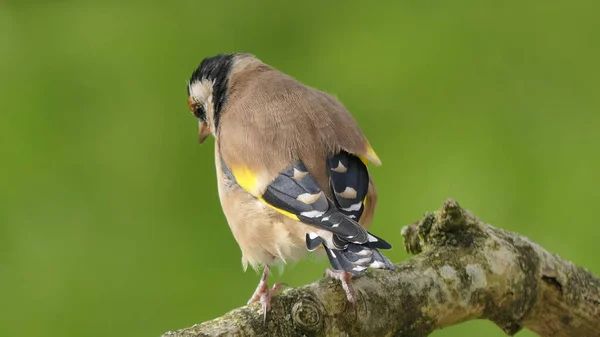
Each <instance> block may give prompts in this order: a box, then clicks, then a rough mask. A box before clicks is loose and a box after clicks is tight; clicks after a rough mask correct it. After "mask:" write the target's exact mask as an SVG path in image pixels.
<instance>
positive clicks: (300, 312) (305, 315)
mask: <svg viewBox="0 0 600 337" xmlns="http://www.w3.org/2000/svg"><path fill="white" fill-rule="evenodd" d="M292 319H293V320H294V322H295V323H296V324H297V325H298V326H300V327H301V328H302V329H303V330H305V331H318V330H319V328H320V327H321V324H322V322H323V317H322V315H321V311H320V310H319V308H318V306H317V304H316V303H314V302H313V301H311V300H308V299H306V298H302V299H301V300H300V301H298V302H296V303H295V304H294V306H293V307H292Z"/></svg>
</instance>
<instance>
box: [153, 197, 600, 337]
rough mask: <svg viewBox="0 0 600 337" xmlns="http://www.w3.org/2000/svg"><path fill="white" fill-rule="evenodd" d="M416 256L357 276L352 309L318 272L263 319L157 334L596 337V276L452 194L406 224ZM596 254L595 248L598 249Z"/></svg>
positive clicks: (256, 315)
mask: <svg viewBox="0 0 600 337" xmlns="http://www.w3.org/2000/svg"><path fill="white" fill-rule="evenodd" d="M402 236H403V237H404V241H405V247H406V250H407V251H408V252H409V253H412V254H417V255H416V256H415V257H413V258H411V259H409V260H407V261H404V262H402V263H399V264H397V265H396V266H397V269H396V271H394V272H390V271H381V270H370V271H368V272H366V273H365V274H363V275H362V276H359V277H356V278H354V281H353V282H354V289H355V290H356V292H357V295H358V301H357V302H358V308H357V312H355V310H354V309H353V308H352V306H350V305H349V304H348V302H347V300H346V296H345V294H344V291H343V290H342V288H341V286H340V285H339V283H338V282H337V281H334V280H332V279H329V278H323V279H321V280H319V281H317V282H314V283H312V284H309V285H306V286H303V287H299V288H295V289H287V290H285V291H284V292H283V293H282V294H280V295H278V296H276V297H275V298H274V299H273V302H272V310H271V311H270V312H269V318H268V319H267V322H266V324H263V315H262V310H261V309H260V306H259V305H258V304H254V305H250V306H245V307H241V308H238V309H235V310H233V311H231V312H229V313H227V314H226V315H224V316H223V317H219V318H217V319H214V320H212V321H208V322H205V323H202V324H199V325H194V326H193V327H190V328H185V329H182V330H178V331H174V332H167V333H165V334H164V335H163V337H184V336H185V337H192V336H193V337H197V336H198V337H199V336H392V335H393V336H427V335H428V334H429V333H431V332H432V331H433V330H436V329H441V328H444V327H448V326H451V325H455V324H459V323H461V322H465V321H468V320H473V319H488V320H490V321H492V322H494V323H495V324H496V325H498V326H499V327H500V328H501V329H502V330H503V331H504V332H506V334H508V335H514V334H515V333H517V332H518V331H519V330H521V329H523V328H526V329H529V330H531V331H533V332H535V333H537V334H539V335H540V336H556V337H562V336H565V337H566V336H587V337H593V336H600V280H599V279H598V278H597V277H596V276H594V275H593V274H591V273H590V272H589V271H587V270H585V269H583V268H580V267H577V266H575V265H574V264H572V263H570V262H567V261H564V260H562V259H561V258H560V257H558V256H557V255H554V254H551V253H549V252H548V251H546V250H545V249H543V248H542V247H540V246H539V245H538V244H536V243H534V242H532V241H530V240H529V239H527V238H525V237H523V236H520V235H518V234H514V233H510V232H507V231H505V230H502V229H499V228H495V227H493V226H490V225H488V224H486V223H484V222H482V221H480V220H479V219H477V218H476V217H475V216H473V215H472V214H471V213H469V212H468V211H465V210H463V209H462V208H460V206H459V205H458V204H457V203H456V202H455V201H454V200H447V201H446V202H445V203H444V205H443V207H442V208H441V209H440V210H439V211H437V212H435V213H428V214H426V215H425V216H424V218H423V219H422V220H421V221H419V222H418V223H415V224H412V225H410V226H406V227H404V228H403V229H402ZM598 253H600V252H598Z"/></svg>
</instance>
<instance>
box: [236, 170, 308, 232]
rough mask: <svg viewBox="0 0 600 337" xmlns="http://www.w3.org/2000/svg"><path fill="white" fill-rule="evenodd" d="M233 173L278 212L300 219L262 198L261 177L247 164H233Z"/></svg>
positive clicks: (240, 181)
mask: <svg viewBox="0 0 600 337" xmlns="http://www.w3.org/2000/svg"><path fill="white" fill-rule="evenodd" d="M231 174H233V176H234V178H235V180H236V182H237V183H238V185H240V186H241V187H242V188H243V189H244V190H245V191H246V192H248V193H250V194H251V195H252V196H254V197H256V198H258V200H260V201H261V202H262V203H264V204H265V205H267V206H269V207H271V208H272V209H274V210H276V211H277V212H279V213H281V214H283V215H285V216H287V217H288V218H291V219H294V220H297V221H298V220H299V219H298V217H297V216H296V215H294V214H292V213H290V212H288V211H285V210H282V209H280V208H277V207H275V206H273V205H271V204H269V203H268V202H266V201H265V199H263V198H262V196H261V195H260V194H261V191H260V186H259V177H258V174H256V173H254V172H252V170H250V169H249V168H248V167H246V166H233V167H232V168H231Z"/></svg>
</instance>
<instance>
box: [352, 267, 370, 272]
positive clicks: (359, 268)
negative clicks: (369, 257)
mask: <svg viewBox="0 0 600 337" xmlns="http://www.w3.org/2000/svg"><path fill="white" fill-rule="evenodd" d="M365 269H367V268H366V267H361V266H356V267H354V268H352V270H355V271H363V270H365Z"/></svg>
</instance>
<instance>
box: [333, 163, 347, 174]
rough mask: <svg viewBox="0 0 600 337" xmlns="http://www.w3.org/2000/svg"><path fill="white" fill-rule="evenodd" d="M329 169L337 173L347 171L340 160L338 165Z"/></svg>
mask: <svg viewBox="0 0 600 337" xmlns="http://www.w3.org/2000/svg"><path fill="white" fill-rule="evenodd" d="M331 170H332V171H334V172H339V173H346V171H348V169H347V168H346V166H344V164H342V162H341V161H338V166H337V167H335V168H332V169H331Z"/></svg>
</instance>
